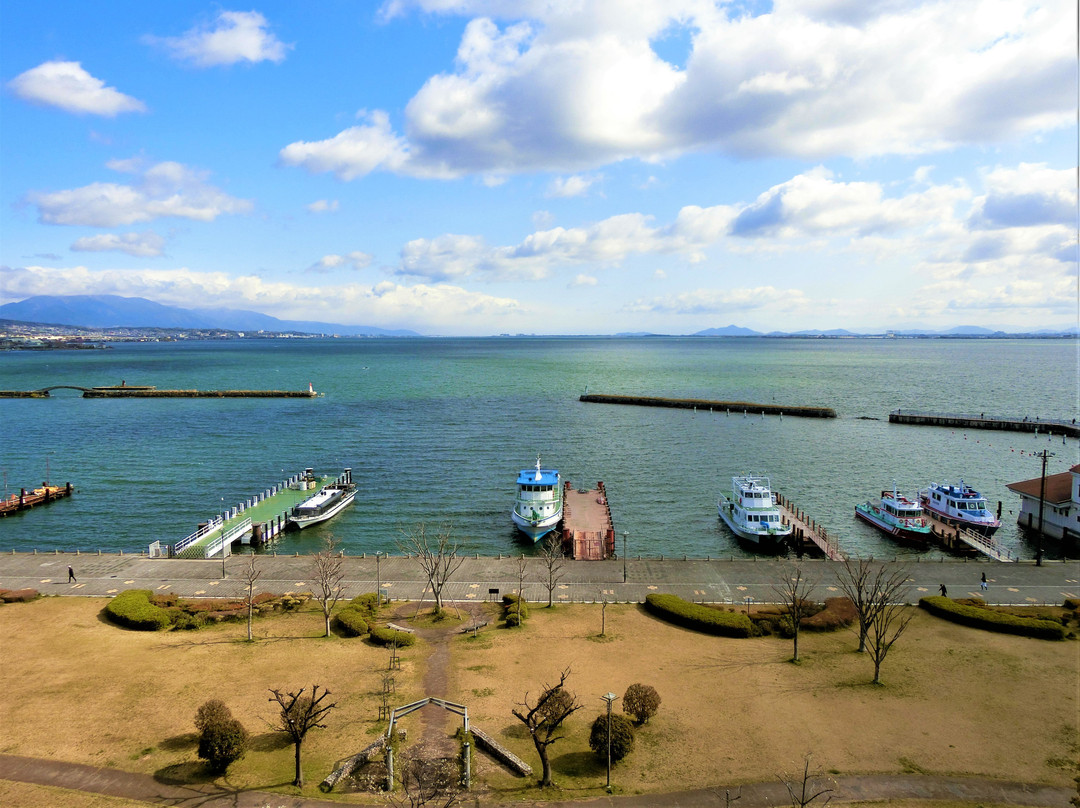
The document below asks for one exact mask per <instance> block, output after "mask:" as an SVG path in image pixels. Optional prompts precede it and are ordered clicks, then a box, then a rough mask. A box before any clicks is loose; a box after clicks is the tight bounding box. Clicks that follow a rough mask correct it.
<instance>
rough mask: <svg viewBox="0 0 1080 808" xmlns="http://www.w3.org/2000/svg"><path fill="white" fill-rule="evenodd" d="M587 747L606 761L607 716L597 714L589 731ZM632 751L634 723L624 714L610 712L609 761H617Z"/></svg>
mask: <svg viewBox="0 0 1080 808" xmlns="http://www.w3.org/2000/svg"><path fill="white" fill-rule="evenodd" d="M589 748H590V749H592V750H593V751H594V752H595V753H596V756H597V757H598V758H600V760H603V761H607V753H608V717H607V715H598V716H597V717H596V720H595V721H593V724H592V730H591V731H590V732H589ZM633 751H634V725H633V723H631V721H630V719H629V718H627V717H626V716H625V715H619V714H618V713H612V714H611V762H612V763H617V762H618V761H620V760H622V759H623V758H624V757H626V756H627V755H629V754H630V753H631V752H633Z"/></svg>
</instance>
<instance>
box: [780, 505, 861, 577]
mask: <svg viewBox="0 0 1080 808" xmlns="http://www.w3.org/2000/svg"><path fill="white" fill-rule="evenodd" d="M773 493H775V494H776V506H777V507H778V508H779V509H780V514H781V516H782V518H783V520H784V522H786V523H788V524H790V525H791V527H792V538H793V539H794V541H796V542H798V543H801V544H802V545H803V548H804V549H805V548H806V547H812V548H816V549H817V551H819V552H820V553H821V554H822V555H824V556H825V557H826V558H827V559H829V560H830V561H843V560H844V554H843V553H841V552H840V544H839V542H837V540H836V539H834V538H833V537H832V536H830V535H829V533H828V531H827V530H825V528H824V527H823V526H821V525H819V524H818V523H817V522H815V521H814V520H813V519H811V518H810V517H809V516H807V515H806V514H805V513H803V512H802V511H800V510H799V509H798V508H797V507H795V504H794V503H793V502H792V501H791V500H789V499H785V498H784V497H783V496H781V495H780V493H779V492H773Z"/></svg>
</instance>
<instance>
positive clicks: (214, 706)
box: [195, 699, 233, 732]
mask: <svg viewBox="0 0 1080 808" xmlns="http://www.w3.org/2000/svg"><path fill="white" fill-rule="evenodd" d="M232 717H233V716H232V711H231V710H230V709H229V708H228V707H226V706H225V702H223V701H222V700H221V699H210V700H209V701H204V702H203V703H202V706H201V707H199V709H198V710H196V711H195V729H197V730H198V731H199V732H203V731H204V730H205V729H206V728H207V727H209V726H211V725H213V724H220V723H221V722H222V721H227V720H228V719H230V718H232Z"/></svg>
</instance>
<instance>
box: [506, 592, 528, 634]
mask: <svg viewBox="0 0 1080 808" xmlns="http://www.w3.org/2000/svg"><path fill="white" fill-rule="evenodd" d="M519 601H520V603H521V608H520V611H519V609H518V602H519ZM502 609H503V619H504V620H505V621H506V625H507V626H510V627H511V628H513V627H514V626H518V625H520V624H521V623H522V622H524V621H525V619H526V618H528V616H529V603H528V601H526V600H523V599H522V598H520V597H518V596H517V595H516V594H514V593H510V594H507V595H503V597H502Z"/></svg>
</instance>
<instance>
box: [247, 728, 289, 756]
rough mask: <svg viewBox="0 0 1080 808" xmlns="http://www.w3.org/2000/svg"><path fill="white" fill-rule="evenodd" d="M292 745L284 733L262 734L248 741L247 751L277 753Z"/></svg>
mask: <svg viewBox="0 0 1080 808" xmlns="http://www.w3.org/2000/svg"><path fill="white" fill-rule="evenodd" d="M292 745H293V742H292V740H291V739H290V738H289V736H288V735H286V734H285V733H284V732H264V733H262V734H260V735H252V736H251V738H249V739H248V749H249V750H251V751H252V752H278V751H280V750H282V749H288V748H290V747H291V746H292Z"/></svg>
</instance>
